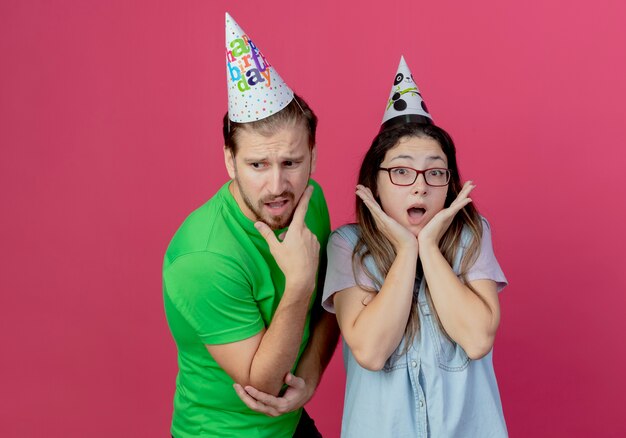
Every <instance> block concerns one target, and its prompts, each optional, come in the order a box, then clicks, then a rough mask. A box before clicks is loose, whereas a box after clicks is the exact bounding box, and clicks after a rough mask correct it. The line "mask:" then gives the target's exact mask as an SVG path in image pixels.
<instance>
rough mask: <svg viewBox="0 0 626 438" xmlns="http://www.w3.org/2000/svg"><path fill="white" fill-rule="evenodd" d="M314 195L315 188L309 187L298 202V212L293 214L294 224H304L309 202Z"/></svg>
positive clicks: (292, 221)
mask: <svg viewBox="0 0 626 438" xmlns="http://www.w3.org/2000/svg"><path fill="white" fill-rule="evenodd" d="M312 194H313V186H308V187H307V188H306V190H305V191H304V193H303V194H302V196H301V197H300V200H299V201H298V205H297V206H296V211H295V212H294V213H293V219H292V220H291V223H292V224H296V225H299V224H304V217H305V216H306V211H307V209H308V208H309V201H310V200H311V195H312Z"/></svg>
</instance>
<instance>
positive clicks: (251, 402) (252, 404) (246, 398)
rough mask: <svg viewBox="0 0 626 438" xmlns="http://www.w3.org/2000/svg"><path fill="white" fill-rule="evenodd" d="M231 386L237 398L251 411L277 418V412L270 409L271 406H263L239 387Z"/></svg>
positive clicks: (237, 385)
mask: <svg viewBox="0 0 626 438" xmlns="http://www.w3.org/2000/svg"><path fill="white" fill-rule="evenodd" d="M233 386H234V388H235V392H236V393H237V395H238V396H239V398H240V399H241V401H243V402H244V403H245V404H246V406H248V407H249V408H250V409H252V410H253V411H256V412H260V413H262V414H265V415H269V416H272V417H275V416H277V415H278V414H279V413H278V411H276V409H274V408H272V407H271V406H265V404H263V402H260V401H258V400H256V399H254V398H253V397H251V396H250V395H249V394H248V393H247V392H246V391H245V390H244V389H243V388H242V387H241V385H239V384H235V385H233Z"/></svg>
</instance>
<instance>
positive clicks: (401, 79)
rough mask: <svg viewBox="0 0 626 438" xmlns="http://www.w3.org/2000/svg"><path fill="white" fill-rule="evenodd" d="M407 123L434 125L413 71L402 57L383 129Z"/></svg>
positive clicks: (384, 118)
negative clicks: (414, 78)
mask: <svg viewBox="0 0 626 438" xmlns="http://www.w3.org/2000/svg"><path fill="white" fill-rule="evenodd" d="M407 122H418V123H433V118H432V117H431V115H430V114H429V113H428V109H427V108H426V103H425V102H424V99H422V95H421V94H420V90H419V88H417V84H416V83H415V82H414V81H413V75H412V74H411V70H409V67H408V66H407V65H406V61H405V60H404V56H402V57H401V58H400V65H398V72H397V73H396V77H395V78H394V80H393V87H391V93H390V94H389V100H388V101H387V106H386V108H385V115H384V116H383V122H382V128H384V127H387V126H389V125H395V124H396V123H407Z"/></svg>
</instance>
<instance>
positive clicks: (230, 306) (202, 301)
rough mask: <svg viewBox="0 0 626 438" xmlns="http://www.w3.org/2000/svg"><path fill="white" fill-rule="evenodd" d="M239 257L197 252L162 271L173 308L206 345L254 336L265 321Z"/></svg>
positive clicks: (177, 260) (175, 261) (181, 258)
mask: <svg viewBox="0 0 626 438" xmlns="http://www.w3.org/2000/svg"><path fill="white" fill-rule="evenodd" d="M246 278H247V276H246V272H245V270H244V269H243V267H242V266H241V264H240V263H238V262H237V261H236V260H234V259H233V258H231V257H229V256H225V255H223V254H215V253H211V252H197V253H192V254H187V255H184V256H181V257H179V258H177V259H176V260H174V262H173V263H172V264H171V265H170V266H169V267H168V268H167V269H166V270H165V272H164V273H163V280H164V282H165V285H166V291H167V294H168V295H169V297H170V300H171V301H172V303H173V305H174V307H176V309H177V310H178V312H179V313H180V314H181V315H182V316H183V318H185V320H186V321H187V322H188V323H189V325H190V326H191V327H192V328H193V329H194V330H195V332H196V333H197V335H198V337H199V338H200V339H201V340H202V342H204V343H205V344H225V343H229V342H236V341H241V340H243V339H247V338H249V337H251V336H254V335H255V334H257V333H258V332H260V331H261V329H262V328H263V326H264V324H263V320H262V318H261V314H260V312H259V308H258V307H257V303H256V301H255V300H254V297H253V294H252V287H251V285H250V283H249V282H248V281H247V280H246Z"/></svg>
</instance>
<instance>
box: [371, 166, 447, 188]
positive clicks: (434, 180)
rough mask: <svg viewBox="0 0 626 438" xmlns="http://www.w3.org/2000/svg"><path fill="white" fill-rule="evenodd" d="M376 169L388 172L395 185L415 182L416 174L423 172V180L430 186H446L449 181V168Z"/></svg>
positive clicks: (408, 184) (406, 184)
mask: <svg viewBox="0 0 626 438" xmlns="http://www.w3.org/2000/svg"><path fill="white" fill-rule="evenodd" d="M378 170H384V171H385V172H387V173H389V179H390V180H391V183H392V184H394V185H396V186H410V185H412V184H414V183H415V181H416V180H417V176H418V175H419V174H420V173H422V174H424V181H426V184H428V185H429V186H432V187H443V186H447V185H448V183H449V182H450V169H444V168H439V167H436V168H433V169H424V170H417V169H413V168H412V167H379V168H378Z"/></svg>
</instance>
